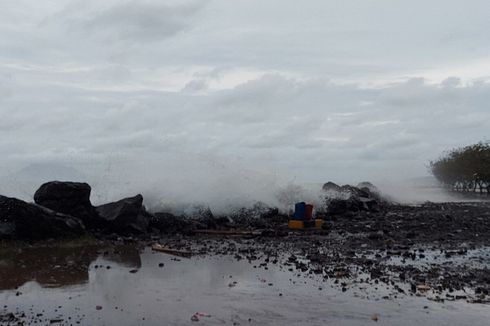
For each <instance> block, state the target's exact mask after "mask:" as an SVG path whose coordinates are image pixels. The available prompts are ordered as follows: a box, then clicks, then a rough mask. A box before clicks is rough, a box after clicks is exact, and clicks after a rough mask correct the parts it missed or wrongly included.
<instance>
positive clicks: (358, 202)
mask: <svg viewBox="0 0 490 326" xmlns="http://www.w3.org/2000/svg"><path fill="white" fill-rule="evenodd" d="M360 185H362V186H363V187H362V188H358V187H354V186H350V185H344V186H342V187H339V189H338V190H337V191H336V192H335V195H333V196H332V195H331V194H329V196H327V197H326V200H325V201H326V207H327V214H329V215H337V216H338V215H349V214H353V213H357V212H360V211H367V212H379V211H380V210H381V209H382V207H383V206H385V205H386V204H388V201H387V200H385V199H384V198H383V197H382V196H381V195H380V194H379V192H378V190H377V188H376V187H375V186H374V185H373V184H371V183H367V182H364V183H361V184H360ZM330 189H332V188H330ZM324 190H325V189H324Z"/></svg>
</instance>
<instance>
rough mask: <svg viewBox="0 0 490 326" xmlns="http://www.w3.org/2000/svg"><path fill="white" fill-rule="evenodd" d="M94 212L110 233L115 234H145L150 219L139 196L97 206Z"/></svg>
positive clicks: (141, 197)
mask: <svg viewBox="0 0 490 326" xmlns="http://www.w3.org/2000/svg"><path fill="white" fill-rule="evenodd" d="M96 211H97V214H98V215H99V217H100V218H101V219H102V220H104V221H105V223H106V224H107V227H108V228H109V229H110V231H114V232H117V233H129V234H132V233H146V232H147V231H148V226H149V224H150V220H151V219H152V215H151V214H150V213H148V212H147V211H146V209H145V207H144V206H143V196H141V195H136V196H134V197H128V198H124V199H121V200H119V201H117V202H113V203H108V204H105V205H101V206H97V207H96Z"/></svg>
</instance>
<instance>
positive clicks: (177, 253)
mask: <svg viewBox="0 0 490 326" xmlns="http://www.w3.org/2000/svg"><path fill="white" fill-rule="evenodd" d="M151 249H152V250H154V251H158V252H163V253H165V254H169V255H174V256H179V257H185V258H190V257H191V256H192V252H191V251H187V250H178V249H172V248H168V247H164V246H162V245H160V244H158V243H155V244H154V245H152V246H151Z"/></svg>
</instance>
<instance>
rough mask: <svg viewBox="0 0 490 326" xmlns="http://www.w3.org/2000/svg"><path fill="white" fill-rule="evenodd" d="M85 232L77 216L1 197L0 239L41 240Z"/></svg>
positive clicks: (75, 235)
mask: <svg viewBox="0 0 490 326" xmlns="http://www.w3.org/2000/svg"><path fill="white" fill-rule="evenodd" d="M84 233H85V227H84V225H83V223H82V221H81V220H79V219H77V218H76V217H73V216H69V215H65V214H61V213H58V212H55V211H52V210H50V209H48V208H45V207H42V206H38V205H35V204H30V203H26V202H24V201H22V200H19V199H15V198H9V197H5V196H0V239H24V240H40V239H47V238H57V237H78V236H80V235H83V234H84Z"/></svg>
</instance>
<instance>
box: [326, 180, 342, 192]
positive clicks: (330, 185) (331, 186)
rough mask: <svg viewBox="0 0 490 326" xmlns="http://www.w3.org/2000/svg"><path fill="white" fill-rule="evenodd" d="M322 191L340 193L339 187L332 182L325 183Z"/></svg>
mask: <svg viewBox="0 0 490 326" xmlns="http://www.w3.org/2000/svg"><path fill="white" fill-rule="evenodd" d="M322 189H323V191H340V186H339V185H338V184H336V183H333V182H332V181H329V182H327V183H325V184H324V185H323V187H322Z"/></svg>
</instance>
